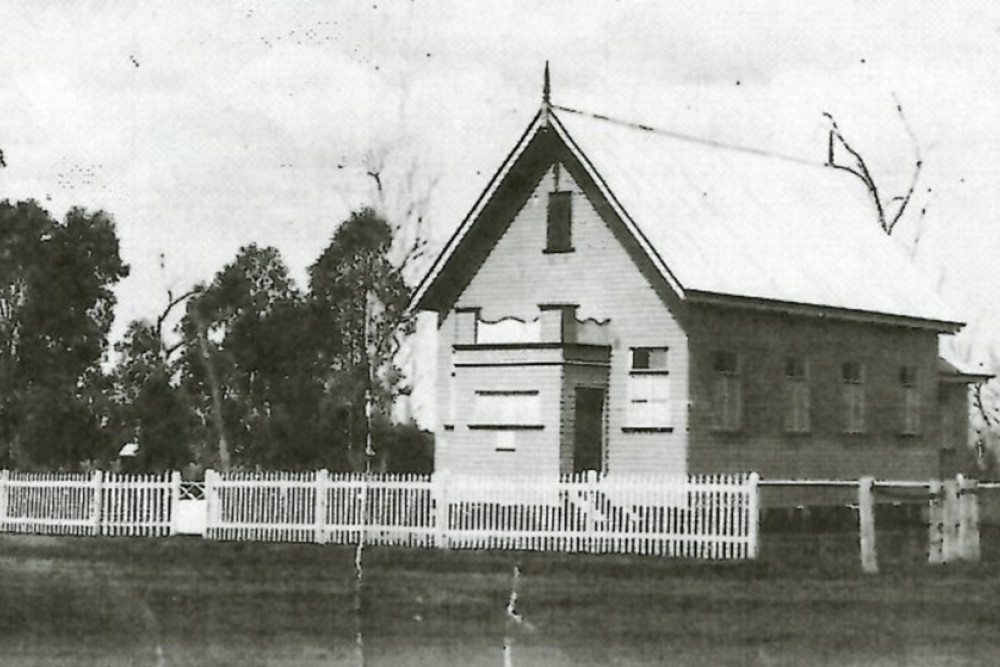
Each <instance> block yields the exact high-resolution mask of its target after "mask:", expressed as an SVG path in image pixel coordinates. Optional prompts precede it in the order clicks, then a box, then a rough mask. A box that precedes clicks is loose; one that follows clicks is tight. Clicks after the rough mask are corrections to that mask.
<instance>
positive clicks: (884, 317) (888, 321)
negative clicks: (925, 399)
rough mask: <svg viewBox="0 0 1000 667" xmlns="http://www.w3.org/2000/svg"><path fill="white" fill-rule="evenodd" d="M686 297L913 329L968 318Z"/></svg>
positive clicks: (949, 328)
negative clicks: (933, 318)
mask: <svg viewBox="0 0 1000 667" xmlns="http://www.w3.org/2000/svg"><path fill="white" fill-rule="evenodd" d="M686 299H687V301H688V302H690V303H701V304H708V305H713V306H723V307H728V308H748V309H753V310H764V311H769V312H779V313H786V314H789V315H801V316H805V317H815V318H828V319H836V320H843V321H848V322H864V323H866V324H882V325H886V326H894V327H906V328H910V329H929V330H931V331H936V332H938V333H948V334H954V333H957V332H958V331H959V330H960V329H961V328H962V327H964V326H965V323H964V322H949V321H945V320H928V319H923V318H918V317H909V316H906V315H896V314H893V313H879V312H872V311H866V310H854V309H850V308H836V307H833V306H822V305H817V304H808V303H793V302H789V301H779V300H776V299H763V298H759V297H746V296H739V295H735V294H718V293H715V292H706V291H700V290H688V291H687V292H686Z"/></svg>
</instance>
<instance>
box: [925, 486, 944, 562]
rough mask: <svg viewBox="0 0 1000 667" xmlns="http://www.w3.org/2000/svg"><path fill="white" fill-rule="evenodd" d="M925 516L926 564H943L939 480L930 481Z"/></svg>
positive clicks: (941, 506)
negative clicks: (926, 535)
mask: <svg viewBox="0 0 1000 667" xmlns="http://www.w3.org/2000/svg"><path fill="white" fill-rule="evenodd" d="M927 515H928V516H927V523H928V527H927V532H928V548H927V562H928V563H930V564H931V565H940V564H941V563H943V562H944V485H942V484H941V480H939V479H932V480H931V483H930V507H929V508H928V513H927Z"/></svg>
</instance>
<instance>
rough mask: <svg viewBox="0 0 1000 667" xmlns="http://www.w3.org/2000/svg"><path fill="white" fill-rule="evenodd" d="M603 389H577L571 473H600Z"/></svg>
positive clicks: (601, 460)
mask: <svg viewBox="0 0 1000 667" xmlns="http://www.w3.org/2000/svg"><path fill="white" fill-rule="evenodd" d="M603 449H604V389H601V388H594V387H577V389H576V419H575V423H574V426H573V472H584V471H585V470H597V471H600V470H601V469H602V468H603V459H604V451H603Z"/></svg>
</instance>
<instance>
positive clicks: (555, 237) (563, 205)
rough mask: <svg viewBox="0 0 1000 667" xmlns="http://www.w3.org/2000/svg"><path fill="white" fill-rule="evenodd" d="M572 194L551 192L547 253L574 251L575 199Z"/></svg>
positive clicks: (547, 227)
mask: <svg viewBox="0 0 1000 667" xmlns="http://www.w3.org/2000/svg"><path fill="white" fill-rule="evenodd" d="M572 194H573V193H571V192H550V193H549V204H548V220H547V225H546V230H547V231H546V246H545V250H546V252H569V251H571V250H572V249H573V239H572V222H573V199H572Z"/></svg>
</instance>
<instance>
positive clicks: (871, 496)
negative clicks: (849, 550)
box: [858, 477, 878, 574]
mask: <svg viewBox="0 0 1000 667" xmlns="http://www.w3.org/2000/svg"><path fill="white" fill-rule="evenodd" d="M874 487H875V480H874V478H872V477H862V478H861V479H860V480H858V524H859V525H858V528H859V532H860V543H861V571H862V572H864V573H865V574H876V573H877V572H878V556H877V554H876V552H875V493H874Z"/></svg>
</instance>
